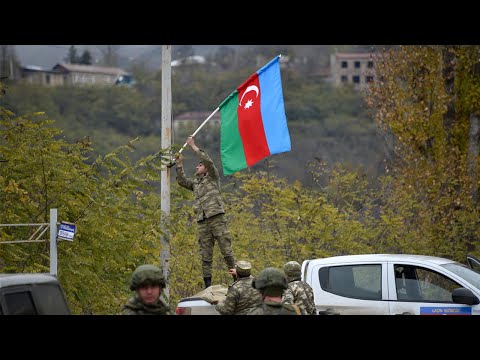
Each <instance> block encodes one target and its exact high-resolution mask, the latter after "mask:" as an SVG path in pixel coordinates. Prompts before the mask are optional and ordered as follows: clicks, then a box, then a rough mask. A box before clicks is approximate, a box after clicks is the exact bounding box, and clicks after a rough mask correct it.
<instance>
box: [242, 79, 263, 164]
mask: <svg viewBox="0 0 480 360" xmlns="http://www.w3.org/2000/svg"><path fill="white" fill-rule="evenodd" d="M237 90H238V100H239V105H238V108H237V115H238V131H239V133H240V137H241V138H242V143H243V149H244V151H245V159H246V160H247V165H248V166H251V165H253V164H255V163H257V162H258V161H260V160H262V159H263V158H265V157H267V156H270V150H269V149H268V144H267V138H266V136H265V130H264V129H263V120H262V111H261V107H260V102H261V89H260V83H259V81H258V74H254V75H253V76H251V77H250V78H249V79H248V80H247V81H246V82H244V83H243V84H242V85H241V86H240V87H239V88H238V89H237Z"/></svg>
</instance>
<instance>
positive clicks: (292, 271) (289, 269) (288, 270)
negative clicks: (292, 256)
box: [283, 261, 302, 278]
mask: <svg viewBox="0 0 480 360" xmlns="http://www.w3.org/2000/svg"><path fill="white" fill-rule="evenodd" d="M283 271H285V274H286V275H287V276H288V277H289V278H298V277H301V276H302V265H300V264H299V263H298V262H296V261H289V262H287V263H286V264H285V265H283Z"/></svg>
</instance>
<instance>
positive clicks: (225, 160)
mask: <svg viewBox="0 0 480 360" xmlns="http://www.w3.org/2000/svg"><path fill="white" fill-rule="evenodd" d="M232 95H233V96H232ZM237 107H238V92H237V91H234V92H233V93H232V94H231V95H230V96H229V97H228V99H227V100H226V101H224V102H223V103H222V104H220V155H221V158H222V166H223V173H224V175H230V174H233V173H234V172H237V171H239V170H241V169H245V168H246V167H247V160H246V159H245V152H244V150H243V143H242V138H241V137H240V132H239V131H238V116H237Z"/></svg>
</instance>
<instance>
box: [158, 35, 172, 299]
mask: <svg viewBox="0 0 480 360" xmlns="http://www.w3.org/2000/svg"><path fill="white" fill-rule="evenodd" d="M171 59H172V46H171V45H162V135H161V136H162V143H161V146H162V149H168V148H170V146H171V144H172V68H171V65H172V64H171V61H172V60H171ZM160 191H161V195H160V201H161V210H162V214H161V227H162V230H163V231H162V238H161V244H162V250H161V251H160V259H161V261H162V267H163V273H164V274H165V279H166V282H167V286H166V287H165V289H164V295H165V297H166V299H167V300H168V301H170V291H169V285H168V284H169V279H170V276H169V271H168V262H169V260H170V233H169V225H170V167H168V166H167V167H166V169H165V170H164V171H162V172H161V182H160Z"/></svg>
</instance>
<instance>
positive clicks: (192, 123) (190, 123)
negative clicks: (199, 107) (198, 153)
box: [173, 111, 220, 134]
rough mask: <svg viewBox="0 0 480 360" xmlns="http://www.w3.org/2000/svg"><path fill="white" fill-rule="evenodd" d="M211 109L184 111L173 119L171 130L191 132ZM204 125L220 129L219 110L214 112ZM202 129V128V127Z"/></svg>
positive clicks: (205, 117)
mask: <svg viewBox="0 0 480 360" xmlns="http://www.w3.org/2000/svg"><path fill="white" fill-rule="evenodd" d="M212 112H213V111H211V112H208V111H188V112H184V113H182V114H180V115H178V116H176V117H175V118H174V119H173V130H174V131H176V132H177V133H180V131H181V132H182V133H183V132H187V133H190V134H193V133H194V132H195V130H197V129H198V127H199V126H200V125H202V123H203V122H204V121H205V120H206V119H207V118H208V117H209V116H210V115H211V114H212ZM205 127H209V128H211V129H220V112H218V111H217V112H216V113H215V114H214V115H213V116H212V117H211V118H210V120H208V122H207V123H206V124H205ZM202 129H203V128H202Z"/></svg>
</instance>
